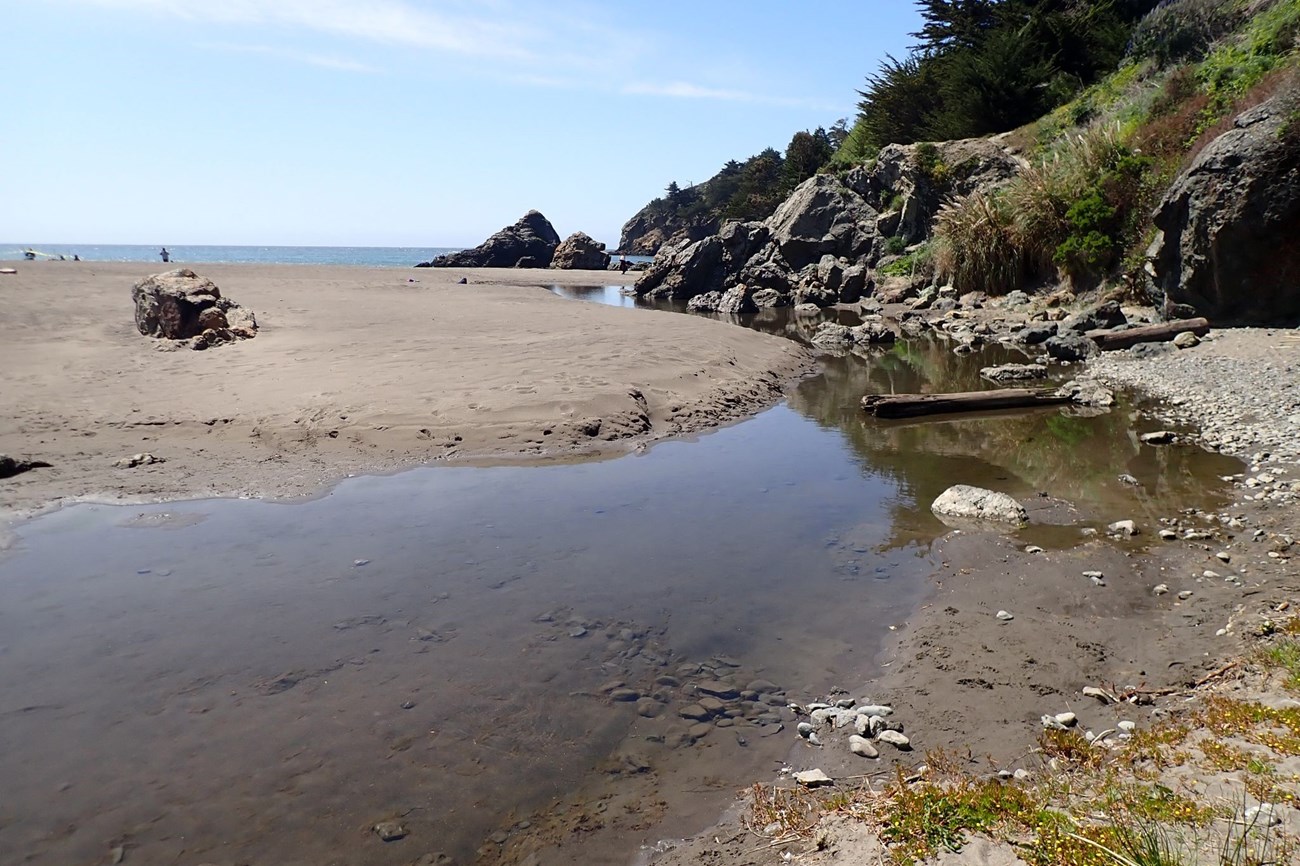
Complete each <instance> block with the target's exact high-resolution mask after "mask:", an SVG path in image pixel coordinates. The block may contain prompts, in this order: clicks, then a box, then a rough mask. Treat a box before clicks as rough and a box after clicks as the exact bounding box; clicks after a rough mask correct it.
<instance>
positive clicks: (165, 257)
mask: <svg viewBox="0 0 1300 866" xmlns="http://www.w3.org/2000/svg"><path fill="white" fill-rule="evenodd" d="M158 255H159V256H161V257H162V260H163V264H167V263H168V262H170V261H171V260H172V254H171V253H169V252H167V248H166V247H163V248H162V249H161V250H159V251H158Z"/></svg>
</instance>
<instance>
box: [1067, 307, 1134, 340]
mask: <svg viewBox="0 0 1300 866" xmlns="http://www.w3.org/2000/svg"><path fill="white" fill-rule="evenodd" d="M1126 324H1128V319H1127V318H1126V317H1125V316H1124V311H1123V310H1121V309H1120V308H1119V304H1117V303H1116V302H1114V301H1106V302H1105V303H1103V304H1098V305H1097V306H1095V307H1093V308H1091V309H1088V310H1084V311H1083V312H1080V313H1074V314H1073V315H1069V316H1066V317H1065V318H1064V319H1062V320H1061V322H1060V324H1059V325H1058V330H1059V332H1060V333H1062V334H1068V333H1076V334H1086V333H1087V332H1088V331H1099V330H1104V329H1106V328H1118V327H1119V326H1120V325H1126Z"/></svg>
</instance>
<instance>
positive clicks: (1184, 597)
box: [1178, 589, 1193, 601]
mask: <svg viewBox="0 0 1300 866" xmlns="http://www.w3.org/2000/svg"><path fill="white" fill-rule="evenodd" d="M1192 595H1193V593H1192V591H1191V590H1190V589H1185V590H1183V591H1182V592H1180V593H1178V598H1179V599H1181V600H1182V601H1187V599H1189V598H1191V597H1192Z"/></svg>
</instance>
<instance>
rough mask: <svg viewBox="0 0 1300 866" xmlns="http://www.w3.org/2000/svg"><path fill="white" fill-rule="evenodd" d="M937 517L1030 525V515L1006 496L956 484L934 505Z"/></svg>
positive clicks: (940, 495)
mask: <svg viewBox="0 0 1300 866" xmlns="http://www.w3.org/2000/svg"><path fill="white" fill-rule="evenodd" d="M930 510H931V511H933V512H934V513H935V514H941V515H947V516H948V517H969V518H974V519H976V520H999V521H1003V522H1007V523H1026V522H1028V521H1029V513H1028V512H1027V511H1025V507H1024V506H1023V505H1021V504H1020V503H1019V502H1017V501H1016V500H1014V499H1012V498H1011V497H1010V496H1008V495H1007V494H1005V493H998V492H997V491H995V490H985V489H984V488H982V487H971V486H970V485H967V484H955V485H953V486H952V487H949V488H948V489H947V490H945V491H944V492H943V493H940V494H939V498H938V499H936V500H934V502H933V503H931V505H930Z"/></svg>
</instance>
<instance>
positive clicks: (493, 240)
mask: <svg viewBox="0 0 1300 866" xmlns="http://www.w3.org/2000/svg"><path fill="white" fill-rule="evenodd" d="M559 245H560V236H559V235H558V234H557V233H556V231H555V228H554V226H552V225H551V222H550V220H548V219H547V218H546V217H544V216H542V214H541V213H539V212H538V211H535V210H530V211H529V212H528V213H526V214H524V215H523V216H522V217H520V218H519V221H518V222H516V223H515V224H514V225H510V226H506V227H505V228H503V229H502V230H501V231H499V232H497V233H496V234H494V235H492V237H490V238H488V239H487V240H486V241H484V242H483V243H481V244H479V245H478V246H476V247H474V248H473V249H471V250H461V251H460V252H458V253H450V254H448V255H445V256H438V257H437V258H435V259H434V260H433V261H431V262H420V263H419V264H418V265H416V267H417V268H515V267H533V268H545V267H548V266H549V265H550V264H551V259H552V258H553V257H554V255H555V250H556V248H557V247H558V246H559Z"/></svg>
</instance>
